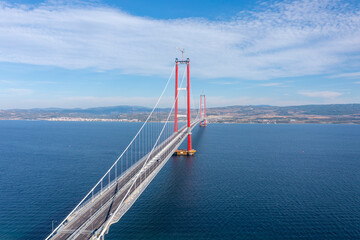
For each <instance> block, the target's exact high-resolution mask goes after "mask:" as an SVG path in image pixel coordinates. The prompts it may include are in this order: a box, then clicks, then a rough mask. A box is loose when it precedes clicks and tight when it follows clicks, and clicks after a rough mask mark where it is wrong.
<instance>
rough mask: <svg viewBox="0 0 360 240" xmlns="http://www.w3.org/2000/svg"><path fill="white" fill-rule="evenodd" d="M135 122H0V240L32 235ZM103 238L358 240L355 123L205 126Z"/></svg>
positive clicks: (63, 210) (74, 199)
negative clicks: (190, 153)
mask: <svg viewBox="0 0 360 240" xmlns="http://www.w3.org/2000/svg"><path fill="white" fill-rule="evenodd" d="M139 127H140V123H115V122H45V121H0V239H10V240H12V239H25V240H31V239H44V238H45V237H46V236H47V235H48V234H49V233H50V232H51V228H52V223H53V224H54V226H56V225H57V224H58V223H60V222H61V221H62V220H63V218H64V217H65V216H66V215H67V214H68V213H69V212H70V211H71V210H72V208H73V207H74V206H75V205H76V204H77V203H78V202H79V201H80V200H81V199H82V197H83V196H84V195H85V194H86V193H87V192H88V191H89V190H90V188H91V187H92V186H93V185H94V184H95V183H96V182H97V181H98V179H99V178H100V177H101V176H102V175H103V174H104V172H105V171H106V170H107V168H108V167H109V166H110V165H111V164H112V163H113V162H114V160H115V159H116V158H117V156H118V155H119V154H120V153H121V152H122V151H123V149H124V148H125V146H126V145H127V144H128V143H129V141H130V140H131V139H132V137H133V136H134V134H135V133H136V131H137V130H138V129H139ZM193 147H194V148H195V149H196V150H197V153H196V155H195V156H194V157H173V158H171V159H170V160H169V161H168V163H167V164H166V165H165V166H164V168H163V169H162V170H161V172H160V173H159V174H158V176H157V177H156V178H155V179H154V180H153V182H152V183H151V184H150V185H149V187H148V188H147V189H146V190H145V191H144V193H143V194H142V195H141V196H140V198H139V199H138V200H137V202H136V203H135V204H134V205H133V207H132V208H131V209H130V210H129V211H128V212H127V213H126V214H125V215H124V217H123V218H122V219H121V220H120V222H118V223H117V224H115V225H112V227H111V228H110V232H109V234H108V235H106V237H105V239H109V240H111V239H179V240H180V239H197V240H203V239H262V240H263V239H265V240H266V239H269V240H270V239H314V240H321V239H327V240H328V239H360V126H359V125H316V124H308V125H280V124H278V125H256V124H241V125H236V124H209V125H208V126H207V127H206V128H196V130H195V131H194V133H193Z"/></svg>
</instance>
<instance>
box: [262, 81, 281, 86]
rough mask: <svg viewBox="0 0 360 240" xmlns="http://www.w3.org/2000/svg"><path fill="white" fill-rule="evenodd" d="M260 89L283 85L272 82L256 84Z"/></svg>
mask: <svg viewBox="0 0 360 240" xmlns="http://www.w3.org/2000/svg"><path fill="white" fill-rule="evenodd" d="M258 85H259V86H260V87H276V86H280V85H283V83H279V82H272V83H261V84H258Z"/></svg>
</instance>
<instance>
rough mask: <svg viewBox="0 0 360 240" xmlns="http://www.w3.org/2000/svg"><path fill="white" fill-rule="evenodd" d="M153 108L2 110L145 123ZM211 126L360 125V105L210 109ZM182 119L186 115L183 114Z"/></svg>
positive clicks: (25, 115)
mask: <svg viewBox="0 0 360 240" xmlns="http://www.w3.org/2000/svg"><path fill="white" fill-rule="evenodd" d="M150 111H151V109H150V108H146V107H138V106H115V107H100V108H87V109H79V108H77V109H61V108H45V109H8V110H0V120H45V121H102V122H110V121H111V122H142V121H144V120H145V119H146V118H147V116H148V114H149V112H150ZM168 111H169V109H160V112H159V113H158V114H157V117H158V119H156V120H157V121H163V120H165V119H166V117H167V115H168ZM206 113H207V119H208V122H210V123H262V124H269V123H272V124H280V123H287V124H291V123H325V124H360V104H329V105H302V106H286V107H279V106H228V107H216V108H208V109H207V112H206ZM179 114H180V115H185V111H184V110H180V112H179Z"/></svg>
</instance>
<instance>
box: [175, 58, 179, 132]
mask: <svg viewBox="0 0 360 240" xmlns="http://www.w3.org/2000/svg"><path fill="white" fill-rule="evenodd" d="M175 64H176V67H175V122H174V125H175V129H174V132H177V131H178V126H177V125H178V122H177V121H178V119H177V115H178V80H179V62H178V60H177V58H176V59H175Z"/></svg>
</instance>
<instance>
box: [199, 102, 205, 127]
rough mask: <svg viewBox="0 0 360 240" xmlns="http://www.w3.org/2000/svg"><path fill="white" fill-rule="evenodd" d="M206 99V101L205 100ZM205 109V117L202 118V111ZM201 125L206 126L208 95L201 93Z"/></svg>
mask: <svg viewBox="0 0 360 240" xmlns="http://www.w3.org/2000/svg"><path fill="white" fill-rule="evenodd" d="M203 99H204V101H203ZM202 109H203V110H204V118H201V116H202V111H201V110H202ZM200 126H201V127H206V97H205V95H200Z"/></svg>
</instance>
